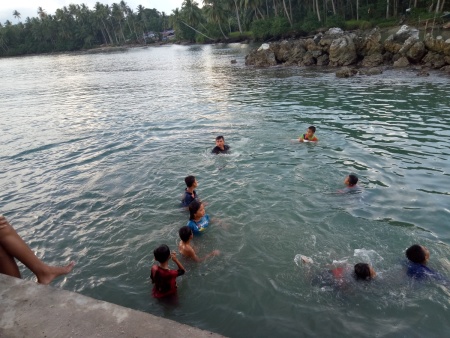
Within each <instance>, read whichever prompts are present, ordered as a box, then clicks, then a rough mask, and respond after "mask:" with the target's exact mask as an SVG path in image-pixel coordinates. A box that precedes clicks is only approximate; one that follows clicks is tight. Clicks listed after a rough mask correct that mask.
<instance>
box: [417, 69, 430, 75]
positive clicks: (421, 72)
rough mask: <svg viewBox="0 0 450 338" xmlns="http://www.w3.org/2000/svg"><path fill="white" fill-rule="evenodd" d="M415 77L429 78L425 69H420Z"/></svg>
mask: <svg viewBox="0 0 450 338" xmlns="http://www.w3.org/2000/svg"><path fill="white" fill-rule="evenodd" d="M417 76H430V73H428V72H427V70H426V69H422V70H420V71H419V72H418V73H417Z"/></svg>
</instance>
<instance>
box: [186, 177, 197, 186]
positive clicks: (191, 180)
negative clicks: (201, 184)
mask: <svg viewBox="0 0 450 338" xmlns="http://www.w3.org/2000/svg"><path fill="white" fill-rule="evenodd" d="M184 182H185V183H186V186H187V187H188V188H190V187H192V185H193V184H194V182H195V176H186V178H185V179H184Z"/></svg>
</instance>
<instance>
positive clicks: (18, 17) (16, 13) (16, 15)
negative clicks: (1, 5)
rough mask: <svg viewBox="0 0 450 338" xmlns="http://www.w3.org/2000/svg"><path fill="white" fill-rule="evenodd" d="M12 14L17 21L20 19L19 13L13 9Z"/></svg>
mask: <svg viewBox="0 0 450 338" xmlns="http://www.w3.org/2000/svg"><path fill="white" fill-rule="evenodd" d="M13 16H14V18H16V19H17V21H19V20H20V13H19V12H18V11H14V12H13Z"/></svg>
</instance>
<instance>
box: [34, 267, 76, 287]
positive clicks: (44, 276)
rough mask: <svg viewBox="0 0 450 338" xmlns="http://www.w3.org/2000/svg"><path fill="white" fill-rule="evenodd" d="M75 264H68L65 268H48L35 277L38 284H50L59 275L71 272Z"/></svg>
mask: <svg viewBox="0 0 450 338" xmlns="http://www.w3.org/2000/svg"><path fill="white" fill-rule="evenodd" d="M74 265H75V262H70V263H69V264H67V265H66V266H48V265H47V268H46V271H44V272H42V273H41V274H39V275H36V277H37V279H38V283H39V284H44V285H47V284H50V283H51V282H52V281H53V280H54V279H55V278H56V277H58V276H61V275H66V274H68V273H69V272H70V271H72V269H73V267H74Z"/></svg>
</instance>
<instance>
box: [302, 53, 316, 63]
mask: <svg viewBox="0 0 450 338" xmlns="http://www.w3.org/2000/svg"><path fill="white" fill-rule="evenodd" d="M301 64H302V66H312V65H315V64H316V60H315V59H314V56H313V55H312V53H311V52H310V51H308V52H306V53H305V55H304V56H303V60H302V63H301Z"/></svg>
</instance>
